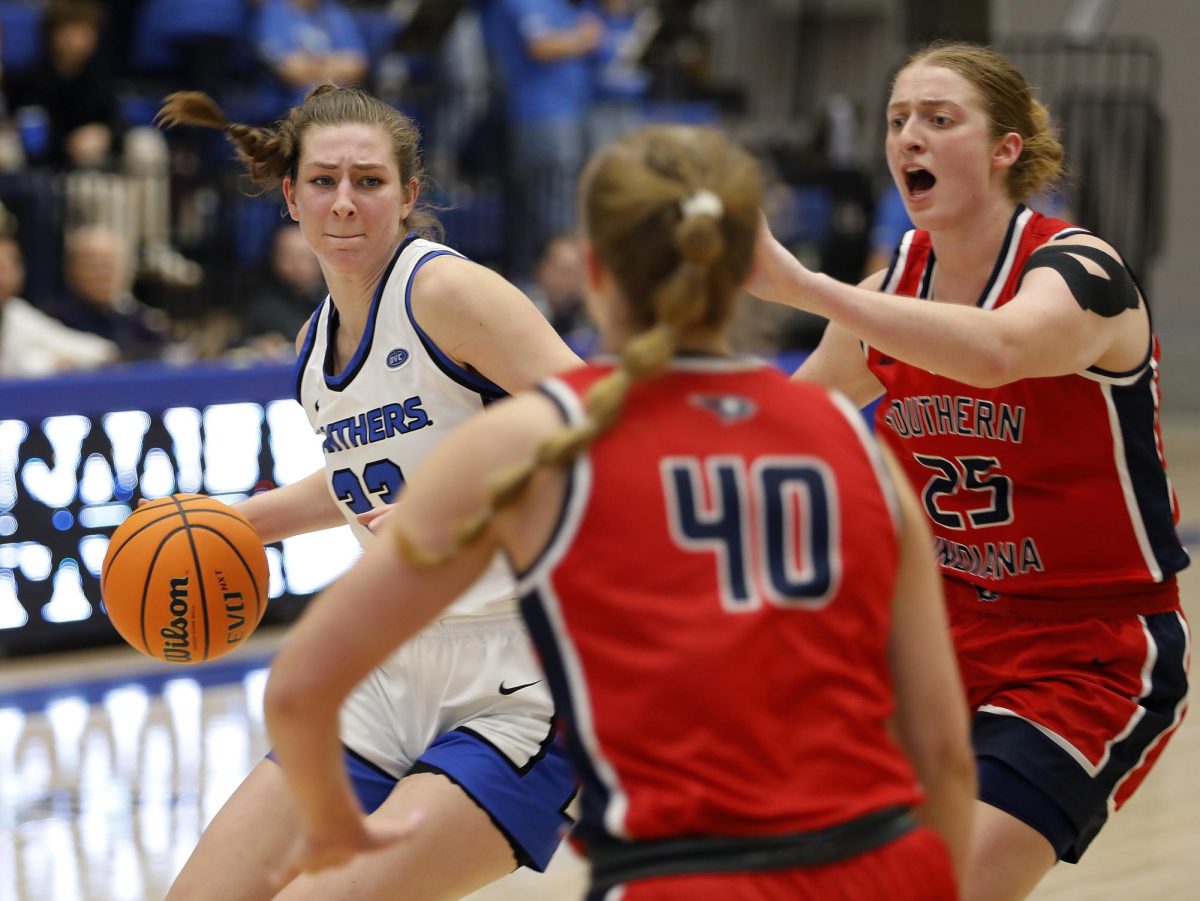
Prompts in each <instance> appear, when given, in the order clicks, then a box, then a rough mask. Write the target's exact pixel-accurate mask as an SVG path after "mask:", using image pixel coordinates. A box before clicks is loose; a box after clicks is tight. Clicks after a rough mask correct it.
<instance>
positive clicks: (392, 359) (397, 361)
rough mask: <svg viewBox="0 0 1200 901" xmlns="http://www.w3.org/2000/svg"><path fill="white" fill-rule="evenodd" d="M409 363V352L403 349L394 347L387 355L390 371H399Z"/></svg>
mask: <svg viewBox="0 0 1200 901" xmlns="http://www.w3.org/2000/svg"><path fill="white" fill-rule="evenodd" d="M407 362H408V351H407V350H405V349H404V348H403V347H393V348H392V349H391V350H390V351H389V352H388V355H387V365H388V369H399V368H400V367H401V366H403V365H404V364H405V363H407Z"/></svg>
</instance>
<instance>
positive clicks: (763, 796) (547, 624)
mask: <svg viewBox="0 0 1200 901" xmlns="http://www.w3.org/2000/svg"><path fill="white" fill-rule="evenodd" d="M608 371H609V369H608V368H607V367H595V366H592V367H587V368H584V369H581V370H577V371H575V372H572V373H570V374H568V375H566V376H564V377H562V378H561V379H556V380H551V381H550V382H548V383H546V385H545V386H544V390H545V392H546V393H547V394H548V395H549V396H550V397H551V398H552V399H553V400H554V401H555V402H556V403H557V404H558V405H559V406H560V408H561V409H562V411H563V415H564V418H565V419H566V420H567V421H568V422H571V423H579V422H581V421H582V420H583V413H582V408H583V402H582V399H581V398H582V397H583V395H584V394H585V393H586V391H587V389H588V388H589V387H590V386H591V385H592V384H594V383H595V382H596V381H597V380H598V379H599V378H600V377H602V376H603V375H604V374H605V373H606V372H608ZM890 490H891V486H890V483H888V481H887V475H886V472H885V471H884V470H882V469H881V461H880V459H879V457H878V448H877V447H875V445H874V443H873V440H872V439H871V438H870V436H869V434H868V432H867V429H866V425H865V423H864V422H863V420H862V417H861V414H859V413H858V411H856V410H854V409H853V408H851V407H850V406H849V405H848V404H846V403H845V402H844V401H842V400H840V399H839V400H834V398H833V396H832V395H831V394H830V393H829V392H827V391H826V390H824V389H822V388H819V387H816V386H812V385H801V384H795V383H791V382H789V381H788V380H787V379H786V378H785V377H784V375H783V374H782V373H780V372H778V371H777V370H775V369H773V368H770V367H766V366H763V365H762V364H759V363H757V362H753V361H745V360H738V361H731V360H720V359H713V358H688V359H682V360H677V361H675V363H674V364H673V365H672V367H671V369H670V371H668V372H667V373H666V374H664V375H663V376H661V377H659V378H656V379H653V380H651V381H648V382H646V383H639V384H636V385H635V386H634V387H633V388H632V389H631V390H630V391H629V394H628V396H627V398H626V402H625V407H624V411H623V413H622V415H621V419H620V421H619V423H618V424H617V425H616V426H615V427H614V428H613V429H612V430H611V431H609V432H608V433H606V434H605V435H603V436H602V437H601V438H600V439H599V440H598V441H597V442H596V443H595V444H594V445H593V446H592V447H591V448H590V450H589V451H588V452H587V453H586V454H585V455H583V456H582V457H580V458H579V459H578V460H577V461H576V462H575V463H574V464H573V466H572V467H571V469H570V473H569V491H568V495H567V498H566V500H565V502H564V508H563V511H562V516H561V518H560V521H559V525H558V527H557V530H556V534H555V536H554V537H553V539H552V541H551V542H550V544H549V545H548V547H547V549H546V551H545V553H544V554H543V555H542V557H541V559H540V560H539V561H538V562H537V563H536V564H535V565H534V566H533V567H532V569H531V570H530V572H528V573H526V574H525V575H524V576H523V578H522V580H521V583H520V587H521V592H522V595H523V601H522V609H523V611H524V613H525V615H526V620H527V622H528V623H529V625H530V630H531V633H532V634H533V636H534V639H535V641H536V643H537V645H538V648H539V651H540V652H541V655H542V660H543V664H544V666H545V670H546V673H547V676H548V678H549V679H550V681H551V684H552V688H553V691H554V694H555V703H556V706H557V710H558V713H559V715H560V716H562V717H564V718H565V719H566V721H567V730H566V733H567V740H568V744H569V746H570V749H571V751H572V752H573V756H574V758H575V762H576V764H577V765H578V767H579V772H580V775H581V778H582V780H583V783H584V791H583V817H582V822H581V824H580V827H579V829H578V830H577V832H576V835H577V836H578V837H579V838H580V839H581V840H582V841H584V842H585V843H586V841H587V839H588V837H589V836H596V835H597V834H606V835H608V836H613V837H618V838H623V839H654V838H664V837H673V836H747V835H765V834H775V833H787V832H796V831H807V830H813V829H821V828H825V827H827V826H830V825H833V824H837V823H841V822H844V821H848V820H851V819H853V818H856V817H858V816H861V815H863V814H864V813H868V812H872V811H875V810H878V809H881V808H884V807H888V806H892V805H908V804H912V803H914V802H916V801H918V800H919V797H920V795H919V789H918V788H917V785H916V782H915V779H914V776H913V773H912V771H911V769H910V766H909V764H908V762H907V760H906V759H905V758H904V757H903V755H902V754H901V752H900V751H899V750H898V749H897V747H896V746H895V745H894V744H893V742H892V740H891V739H890V738H889V734H888V730H887V726H886V723H887V720H888V718H889V716H890V715H891V714H892V710H893V695H892V686H891V679H890V674H889V669H888V664H887V645H888V633H889V629H890V621H891V599H892V592H893V587H894V581H895V573H896V567H897V554H898V545H897V537H896V526H895V509H894V498H893V497H892V495H891V494H890V493H889V492H890Z"/></svg>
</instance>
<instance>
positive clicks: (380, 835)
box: [271, 810, 425, 890]
mask: <svg viewBox="0 0 1200 901" xmlns="http://www.w3.org/2000/svg"><path fill="white" fill-rule="evenodd" d="M424 820H425V812H424V811H421V810H417V811H414V812H413V813H412V814H411V815H410V816H409V818H408V821H407V822H405V823H403V824H401V825H379V824H376V823H372V822H371V821H370V820H367V819H366V818H365V817H363V818H361V819H360V820H359V822H358V828H357V829H354V830H353V831H342V832H339V833H336V834H326V835H314V834H312V833H305V834H304V835H302V836H300V838H298V839H297V840H296V843H295V844H294V845H293V846H292V850H291V852H290V853H289V854H288V859H287V860H286V861H284V864H283V866H282V867H280V868H279V869H278V870H276V871H275V872H274V873H273V874H271V883H272V885H273V886H274V887H275V888H276V889H277V890H278V889H282V888H283V887H284V886H285V885H287V884H288V883H289V882H291V881H292V880H293V879H295V878H296V877H297V876H299V875H300V874H302V873H318V872H320V871H321V870H328V869H332V868H334V867H341V866H345V865H346V864H348V863H350V861H352V860H353V859H354V858H355V857H357V856H358V855H359V854H367V853H369V852H371V851H379V850H382V849H384V848H389V847H391V846H392V845H394V844H396V843H397V842H402V841H404V840H405V839H407V838H408V837H409V836H411V835H412V834H413V833H414V832H416V831H417V829H419V828H420V826H421V823H422V822H424Z"/></svg>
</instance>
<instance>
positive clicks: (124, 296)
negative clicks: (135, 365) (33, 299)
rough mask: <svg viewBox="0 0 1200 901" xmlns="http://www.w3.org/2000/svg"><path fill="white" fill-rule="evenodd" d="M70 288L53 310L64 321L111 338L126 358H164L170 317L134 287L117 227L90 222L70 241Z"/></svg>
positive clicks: (66, 266) (66, 263)
mask: <svg viewBox="0 0 1200 901" xmlns="http://www.w3.org/2000/svg"><path fill="white" fill-rule="evenodd" d="M63 265H64V273H63V274H64V277H65V281H66V290H65V291H64V292H63V293H62V294H60V295H59V296H58V297H57V298H56V299H55V301H54V302H53V303H51V304H49V305H48V307H47V311H48V312H49V313H51V314H52V315H53V316H55V317H56V318H57V319H59V320H61V321H62V322H63V323H64V324H66V325H68V326H70V327H71V328H74V329H79V330H80V331H85V332H91V333H92V334H94V335H99V336H101V337H102V338H107V339H108V340H109V341H112V342H113V343H114V344H116V345H117V347H119V348H120V349H121V355H122V357H124V358H125V359H148V358H154V357H158V356H160V355H161V354H162V352H163V351H164V350H165V349H166V345H167V325H168V323H167V319H166V316H165V315H164V314H163V313H162V312H161V311H158V310H154V309H152V308H150V307H147V306H146V305H145V304H143V303H141V302H140V301H139V300H138V299H137V298H136V297H134V296H133V292H132V291H131V290H130V282H131V278H130V275H131V272H130V270H131V266H130V254H129V250H128V247H127V246H126V244H125V243H124V242H123V241H122V240H121V237H120V236H119V235H118V234H117V233H116V232H115V231H113V230H112V229H110V228H107V227H105V226H102V225H92V226H84V227H82V228H77V229H75V230H73V231H71V232H69V233H68V234H67V236H66V238H65V241H64V264H63Z"/></svg>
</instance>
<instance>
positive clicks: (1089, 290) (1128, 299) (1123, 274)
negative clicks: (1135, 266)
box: [1021, 244, 1138, 318]
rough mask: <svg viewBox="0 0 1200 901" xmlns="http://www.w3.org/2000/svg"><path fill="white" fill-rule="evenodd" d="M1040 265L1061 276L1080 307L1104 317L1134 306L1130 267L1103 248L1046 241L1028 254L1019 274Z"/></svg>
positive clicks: (1134, 297)
mask: <svg viewBox="0 0 1200 901" xmlns="http://www.w3.org/2000/svg"><path fill="white" fill-rule="evenodd" d="M1077 257H1084V258H1085V259H1089V260H1091V261H1092V262H1093V263H1095V264H1096V265H1097V266H1099V267H1100V268H1101V269H1103V270H1104V275H1096V274H1095V273H1092V272H1088V270H1087V267H1086V266H1084V265H1083V263H1081V262H1080V261H1079V260H1078V259H1076V258H1077ZM1042 268H1046V269H1053V270H1054V271H1055V272H1057V273H1058V274H1059V275H1061V276H1062V277H1063V281H1065V282H1066V283H1067V287H1068V288H1069V289H1070V290H1071V296H1072V297H1074V298H1075V302H1076V303H1077V304H1079V307H1080V309H1083V310H1091V311H1092V312H1093V313H1095V314H1096V315H1098V316H1104V317H1106V318H1107V317H1110V316H1118V315H1120V314H1121V313H1123V312H1125V311H1126V310H1136V309H1137V305H1138V295H1137V287H1136V286H1135V285H1134V283H1133V278H1132V277H1131V276H1130V274H1129V270H1128V269H1126V268H1125V267H1124V266H1123V265H1121V264H1120V263H1118V262H1117V261H1116V260H1114V259H1113V258H1112V257H1111V256H1109V255H1108V254H1107V253H1105V252H1104V251H1103V250H1098V249H1097V248H1095V247H1089V246H1087V245H1083V244H1046V245H1044V246H1042V247H1039V248H1038V249H1037V250H1036V251H1034V252H1033V253H1032V254H1030V256H1029V259H1028V261H1026V263H1025V271H1024V272H1022V274H1021V278H1022V279H1024V277H1025V276H1026V275H1028V274H1029V273H1030V272H1032V271H1033V270H1034V269H1042ZM1105 276H1107V278H1105Z"/></svg>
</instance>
